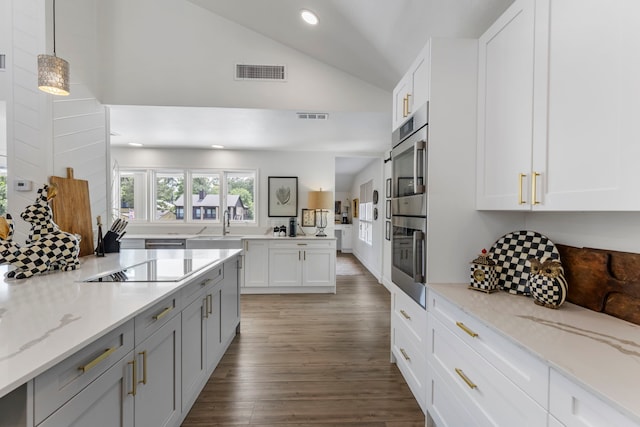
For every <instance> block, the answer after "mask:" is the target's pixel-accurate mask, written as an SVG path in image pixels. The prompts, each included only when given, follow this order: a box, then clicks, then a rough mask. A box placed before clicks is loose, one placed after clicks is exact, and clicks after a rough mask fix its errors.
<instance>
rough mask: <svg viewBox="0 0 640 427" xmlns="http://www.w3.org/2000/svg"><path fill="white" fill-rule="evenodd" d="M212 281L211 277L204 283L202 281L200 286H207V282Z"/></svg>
mask: <svg viewBox="0 0 640 427" xmlns="http://www.w3.org/2000/svg"><path fill="white" fill-rule="evenodd" d="M210 281H211V279H206V280H203V281H202V283H200V287H201V288H204V287H205V286H207V283H209V282H210Z"/></svg>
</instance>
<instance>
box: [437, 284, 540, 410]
mask: <svg viewBox="0 0 640 427" xmlns="http://www.w3.org/2000/svg"><path fill="white" fill-rule="evenodd" d="M469 292H473V291H469ZM514 298H517V297H514ZM427 300H428V303H427V305H428V308H429V312H430V313H432V314H433V317H434V318H437V319H438V320H440V321H441V322H442V324H443V325H445V326H446V327H447V328H448V329H449V330H450V331H451V332H452V333H453V334H454V335H456V336H457V337H458V338H460V339H461V340H462V341H463V342H465V343H466V344H467V345H468V346H470V347H471V348H472V349H473V350H474V351H476V352H477V353H479V354H480V355H481V356H482V357H484V358H485V359H486V360H487V361H489V362H490V363H491V364H492V365H493V366H495V367H496V368H497V369H498V371H500V372H501V373H502V374H504V375H505V376H506V377H507V378H509V379H510V380H511V381H513V382H514V383H515V384H516V385H517V386H518V387H520V388H521V389H522V390H524V391H525V392H526V393H527V394H528V395H529V396H531V397H532V398H533V399H534V400H535V401H536V402H538V403H539V404H540V405H542V406H543V407H544V408H545V409H546V408H547V397H548V385H549V368H548V367H547V365H546V364H545V363H543V362H542V361H541V360H540V359H538V358H536V357H534V356H532V355H531V354H529V353H528V352H527V351H525V350H523V349H522V348H520V347H518V346H516V345H515V344H514V343H513V342H511V341H509V340H508V339H506V338H505V337H503V336H501V335H499V334H498V333H496V332H494V331H493V330H492V329H491V328H489V327H487V326H485V325H484V324H483V323H481V322H479V321H478V320H477V319H476V318H474V317H472V316H470V315H468V314H467V313H465V312H463V311H462V310H460V309H459V308H458V307H457V306H455V305H454V304H452V303H450V302H449V301H447V300H446V299H444V298H442V297H440V296H439V295H436V294H435V292H430V293H429V294H428V298H427Z"/></svg>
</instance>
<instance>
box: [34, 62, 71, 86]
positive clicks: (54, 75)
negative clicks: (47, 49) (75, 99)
mask: <svg viewBox="0 0 640 427" xmlns="http://www.w3.org/2000/svg"><path fill="white" fill-rule="evenodd" d="M38 89H40V90H41V91H43V92H47V93H50V94H52V95H62V96H67V95H69V63H68V62H67V61H65V60H64V59H62V58H58V57H57V56H55V55H38Z"/></svg>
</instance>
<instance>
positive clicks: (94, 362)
mask: <svg viewBox="0 0 640 427" xmlns="http://www.w3.org/2000/svg"><path fill="white" fill-rule="evenodd" d="M117 349H118V347H111V348H108V349H106V350H105V351H104V353H102V354H101V355H100V356H98V357H96V358H95V359H93V360H92V361H91V362H89V363H87V364H86V365H83V366H80V367H79V368H78V369H79V370H81V371H82V372H83V373H84V372H87V371H89V370H90V369H92V368H94V367H95V366H96V365H97V364H98V363H100V362H102V361H103V360H104V359H106V358H107V357H109V356H111V354H112V353H113V352H114V351H116V350H117Z"/></svg>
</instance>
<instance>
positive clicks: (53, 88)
mask: <svg viewBox="0 0 640 427" xmlns="http://www.w3.org/2000/svg"><path fill="white" fill-rule="evenodd" d="M38 89H40V90H41V91H43V92H47V93H50V94H52V95H62V96H67V95H69V63H68V62H67V61H65V60H64V59H62V58H58V57H57V56H56V0H53V56H52V55H46V54H45V55H38Z"/></svg>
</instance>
